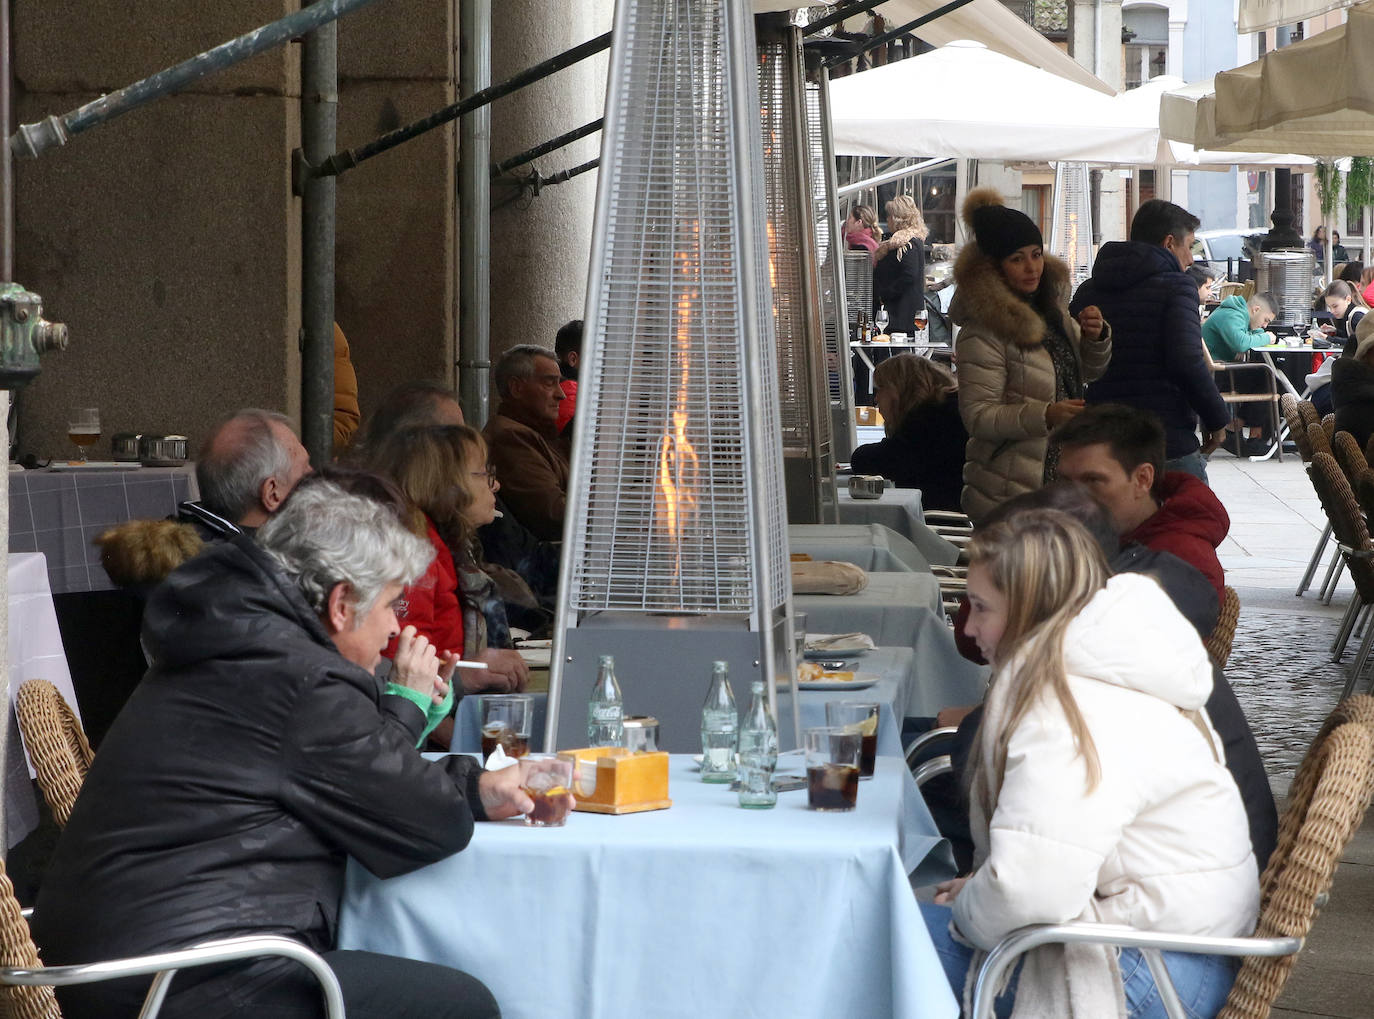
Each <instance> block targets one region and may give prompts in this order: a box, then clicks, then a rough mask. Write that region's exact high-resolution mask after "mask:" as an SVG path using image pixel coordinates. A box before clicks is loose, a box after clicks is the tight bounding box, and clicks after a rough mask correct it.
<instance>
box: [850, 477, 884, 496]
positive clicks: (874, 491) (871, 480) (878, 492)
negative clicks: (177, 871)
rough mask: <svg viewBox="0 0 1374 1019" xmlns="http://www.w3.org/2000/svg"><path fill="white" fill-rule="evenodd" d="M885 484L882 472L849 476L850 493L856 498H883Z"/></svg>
mask: <svg viewBox="0 0 1374 1019" xmlns="http://www.w3.org/2000/svg"><path fill="white" fill-rule="evenodd" d="M885 485H886V482H885V481H884V480H883V476H882V475H881V474H853V475H850V478H849V495H850V497H851V498H854V499H881V498H882V497H883V488H884V486H885Z"/></svg>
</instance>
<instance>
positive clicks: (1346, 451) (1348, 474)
mask: <svg viewBox="0 0 1374 1019" xmlns="http://www.w3.org/2000/svg"><path fill="white" fill-rule="evenodd" d="M1331 453H1332V455H1334V456H1335V458H1336V463H1338V464H1340V467H1341V471H1342V472H1344V474H1345V479H1346V480H1347V481H1349V482H1350V484H1351V485H1352V486H1353V485H1354V484H1355V479H1356V478H1358V477H1359V476H1360V475H1361V474H1363V473H1364V472H1365V471H1367V470H1369V461H1368V460H1366V459H1365V456H1364V450H1362V449H1360V444H1359V443H1358V442H1356V441H1355V436H1353V435H1351V434H1350V433H1349V432H1337V433H1336V434H1335V436H1334V437H1332V439H1331Z"/></svg>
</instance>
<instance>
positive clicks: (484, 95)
mask: <svg viewBox="0 0 1374 1019" xmlns="http://www.w3.org/2000/svg"><path fill="white" fill-rule="evenodd" d="M965 2H967V0H965ZM610 46H611V33H610V32H606V33H605V34H603V35H598V36H597V37H596V38H595V39H589V40H588V41H586V42H584V43H582V44H581V45H578V46H574V47H573V48H572V49H570V50H565V51H564V52H562V53H560V54H558V56H556V57H550V58H549V59H548V60H545V61H543V62H541V63H538V64H535V65H534V66H532V67H527V68H525V69H524V70H523V71H521V72H520V73H519V74H517V75H516V76H515V77H513V78H508V79H506V80H505V81H503V82H501V84H499V85H492V86H490V87H486V88H483V89H481V90H480V91H477V92H474V93H473V94H472V95H470V96H468V97H466V98H465V99H461V100H459V101H458V102H456V103H452V104H450V105H448V106H445V107H444V108H443V109H441V110H435V111H434V112H433V113H431V114H429V115H428V116H427V117H421V118H420V119H419V120H417V121H414V122H413V123H410V124H407V125H405V126H404V127H398V128H397V129H396V130H394V131H388V132H387V133H386V134H384V135H382V136H381V137H380V138H374V139H373V140H372V141H370V142H368V143H367V144H366V145H360V146H359V147H358V148H356V149H347V150H345V151H343V152H336V153H335V154H334V155H332V156H330V157H329V158H328V159H326V160H325V161H324V163H323V165H322V166H320V168H319V171H318V172H319V173H326V174H334V175H338V174H341V173H344V172H345V171H347V170H351V169H353V168H354V167H355V166H357V165H358V164H359V163H361V162H364V161H366V160H368V159H371V158H372V157H373V156H378V155H381V154H382V153H383V152H387V151H389V150H391V149H394V148H395V147H396V146H397V145H402V144H404V143H405V142H408V141H410V140H411V139H412V138H418V137H419V136H420V135H422V134H424V133H425V132H426V131H432V130H434V129H435V128H436V127H439V126H441V125H443V124H447V123H449V122H450V121H453V120H457V119H458V118H459V117H463V116H466V115H467V114H469V113H471V112H473V111H474V110H480V109H481V108H482V107H484V106H487V105H489V104H491V103H492V102H494V101H495V100H497V99H500V98H501V97H502V96H507V95H510V94H511V93H512V92H518V91H519V90H520V89H522V88H524V87H525V86H526V85H532V84H534V83H535V82H536V81H541V80H543V79H544V78H547V77H548V76H549V75H551V74H553V73H555V72H556V71H561V70H563V68H565V67H571V66H572V65H573V64H576V63H579V62H580V61H583V60H585V59H587V57H590V56H593V55H595V54H597V53H600V52H601V51H602V50H606V49H609V48H610ZM459 74H460V75H461V74H462V68H459Z"/></svg>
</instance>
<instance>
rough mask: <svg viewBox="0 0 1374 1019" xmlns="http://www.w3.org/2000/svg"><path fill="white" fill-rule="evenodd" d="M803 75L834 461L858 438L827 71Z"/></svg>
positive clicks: (813, 70)
mask: <svg viewBox="0 0 1374 1019" xmlns="http://www.w3.org/2000/svg"><path fill="white" fill-rule="evenodd" d="M812 63H813V66H812V67H811V68H810V69H809V70H808V71H807V76H806V131H807V140H808V142H809V143H810V154H811V194H812V204H813V206H814V208H815V223H816V260H817V262H818V263H819V265H820V290H821V314H822V316H823V317H824V320H825V377H826V388H827V391H828V392H827V395H828V396H829V398H830V434H831V439H832V441H833V443H834V456H835V459H836V460H844V461H847V460H848V459H849V454H850V453H852V452H853V451H854V445H855V443H856V442H857V441H858V440H857V437H856V435H855V430H854V379H853V374H852V373H851V371H850V364H849V316H848V315H847V314H846V310H847V308H846V305H847V301H846V297H847V295H846V293H845V279H844V257H843V256H844V249H845V244H844V231H843V228H842V226H841V224H840V219H839V202H838V201H837V200H836V195H835V153H834V151H833V150H832V148H831V143H830V138H831V134H830V72H829V71H827V70H826V69H825V68H824V67H822V66H820V62H819V60H816V61H812Z"/></svg>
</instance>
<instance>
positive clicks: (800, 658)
mask: <svg viewBox="0 0 1374 1019" xmlns="http://www.w3.org/2000/svg"><path fill="white" fill-rule="evenodd" d="M792 647H793V649H794V651H795V653H796V656H797V667H798V668H800V667H801V663H802V662H804V661H805V660H806V613H805V612H793V613H792Z"/></svg>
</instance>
